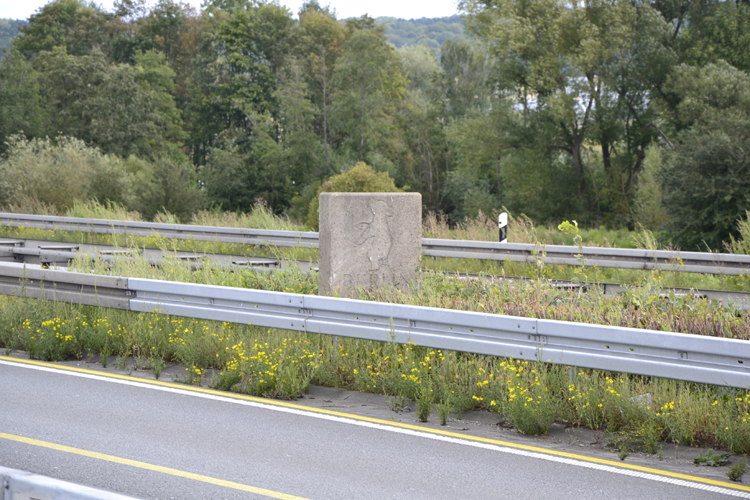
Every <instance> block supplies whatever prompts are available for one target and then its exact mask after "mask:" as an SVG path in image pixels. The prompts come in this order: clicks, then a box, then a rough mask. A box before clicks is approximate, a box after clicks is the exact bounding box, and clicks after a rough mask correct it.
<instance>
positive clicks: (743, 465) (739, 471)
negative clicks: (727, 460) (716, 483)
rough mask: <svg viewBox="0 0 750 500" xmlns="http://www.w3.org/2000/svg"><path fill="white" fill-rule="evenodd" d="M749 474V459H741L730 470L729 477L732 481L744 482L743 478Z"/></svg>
mask: <svg viewBox="0 0 750 500" xmlns="http://www.w3.org/2000/svg"><path fill="white" fill-rule="evenodd" d="M745 472H747V458H745V457H742V458H740V459H739V460H738V461H737V463H736V464H734V465H733V466H732V467H730V468H729V470H728V471H727V477H728V478H729V479H730V480H731V481H735V482H742V476H744V475H745Z"/></svg>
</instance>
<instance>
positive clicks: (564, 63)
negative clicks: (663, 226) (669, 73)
mask: <svg viewBox="0 0 750 500" xmlns="http://www.w3.org/2000/svg"><path fill="white" fill-rule="evenodd" d="M462 5H463V7H464V8H466V9H467V10H468V11H469V12H470V14H471V16H470V23H471V26H472V28H473V30H474V32H475V33H477V34H478V35H480V36H481V37H482V38H484V39H485V40H487V41H488V42H489V43H490V46H491V48H492V50H493V53H494V54H496V55H497V56H498V58H499V60H500V63H501V68H500V69H501V72H502V73H503V76H502V78H499V79H498V83H500V84H502V83H511V84H512V88H513V89H514V90H515V92H516V99H517V101H518V103H519V104H520V105H521V106H523V107H524V109H525V110H526V112H527V113H531V114H538V115H543V116H544V117H545V120H546V122H547V123H549V124H552V125H553V126H554V130H555V133H554V136H553V137H550V139H551V140H552V144H554V146H555V147H557V148H559V149H560V150H561V151H564V152H566V153H567V154H568V155H569V160H570V162H571V163H572V165H573V169H574V172H575V176H576V178H577V182H578V193H577V194H578V195H579V196H581V195H586V194H587V184H588V180H587V179H588V178H589V175H588V172H587V168H588V169H591V168H592V167H593V166H592V165H591V164H590V163H589V164H588V165H587V164H586V158H585V155H584V152H585V150H586V149H587V145H588V144H589V141H593V142H595V143H596V144H597V145H598V148H597V149H598V150H599V151H598V153H599V157H600V159H601V165H602V168H603V171H604V179H605V183H606V184H605V186H604V187H603V188H602V187H599V188H598V189H597V188H596V186H591V187H593V188H594V189H593V190H594V191H597V192H598V193H599V194H601V196H596V199H597V200H598V203H596V204H595V205H594V206H590V207H591V208H593V209H596V210H598V209H604V210H605V211H606V212H609V213H615V214H619V215H620V217H621V218H625V217H627V216H628V215H629V207H628V203H629V198H630V196H631V195H632V190H633V187H634V180H635V175H636V173H637V172H638V171H639V170H640V168H641V165H642V162H643V158H644V155H645V149H646V147H647V145H648V144H649V143H650V142H651V141H652V140H653V139H654V136H655V133H656V132H655V131H654V129H653V127H651V126H650V125H651V124H652V122H653V120H654V115H653V110H652V107H651V106H650V92H651V90H652V88H653V84H654V81H655V80H658V79H660V78H661V79H662V80H663V78H664V74H663V73H659V71H661V72H663V71H665V68H668V67H669V66H670V64H671V62H672V60H671V57H670V53H669V51H668V50H667V49H665V48H664V42H665V41H666V39H667V37H668V36H669V35H670V33H671V32H670V25H669V24H668V23H666V22H665V20H664V18H663V17H662V16H661V15H660V14H659V13H658V12H657V11H656V10H654V9H653V8H652V7H651V6H650V5H648V4H645V3H638V2H629V1H624V0H617V1H615V2H606V1H601V0H589V1H586V2H572V3H571V2H565V1H562V0H551V1H550V0H531V1H520V0H490V1H487V2H480V1H478V0H466V1H464V2H462ZM654 68H656V70H655V69H654ZM592 194H593V193H592ZM592 198H594V197H593V196H592Z"/></svg>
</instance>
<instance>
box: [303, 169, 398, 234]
mask: <svg viewBox="0 0 750 500" xmlns="http://www.w3.org/2000/svg"><path fill="white" fill-rule="evenodd" d="M398 191H401V189H399V188H397V187H396V184H395V182H394V180H393V178H392V177H391V176H390V175H388V172H375V171H374V170H373V169H372V167H371V166H369V165H367V164H365V163H363V162H359V163H357V164H356V165H354V166H353V167H352V168H351V169H349V170H348V171H347V172H344V173H343V174H339V175H334V176H333V177H331V178H330V179H328V180H327V181H325V182H324V183H323V185H322V186H321V187H320V189H319V190H318V194H317V195H316V196H315V198H313V199H312V201H311V202H310V209H309V211H308V213H307V225H308V226H310V227H311V228H314V229H315V230H316V231H317V230H318V227H319V226H318V209H319V203H320V194H321V193H323V192H325V193H393V192H398Z"/></svg>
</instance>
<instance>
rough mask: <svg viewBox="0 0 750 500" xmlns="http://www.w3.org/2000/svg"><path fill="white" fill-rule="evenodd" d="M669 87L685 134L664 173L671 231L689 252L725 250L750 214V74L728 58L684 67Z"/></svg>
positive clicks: (673, 116)
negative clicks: (704, 247) (724, 245)
mask: <svg viewBox="0 0 750 500" xmlns="http://www.w3.org/2000/svg"><path fill="white" fill-rule="evenodd" d="M666 89H667V90H668V91H670V92H672V93H674V94H675V95H676V96H677V102H678V104H677V105H676V106H675V107H674V108H673V110H672V112H671V114H668V116H670V118H671V119H672V121H673V122H674V123H675V126H676V128H677V129H678V130H680V132H679V134H678V136H677V141H676V143H675V145H674V151H673V153H672V158H671V161H669V162H668V163H667V165H666V168H665V170H664V172H663V186H664V205H665V208H666V209H667V211H668V213H669V214H670V216H671V217H672V221H671V222H670V224H668V226H667V227H668V229H669V230H670V234H671V235H672V238H673V239H674V241H675V242H677V243H678V244H680V245H682V246H683V247H685V248H690V249H695V248H698V247H700V246H702V245H704V244H705V245H707V246H708V247H710V248H714V249H720V248H721V247H722V242H725V241H729V239H730V237H732V236H734V237H736V236H737V235H738V233H737V227H736V226H735V222H736V221H737V220H738V219H739V218H740V217H741V216H742V215H743V214H744V213H745V211H746V210H748V209H750V154H749V153H748V151H750V149H748V148H750V133H749V132H748V130H749V128H748V127H749V126H750V75H748V74H747V73H745V72H743V71H740V70H738V69H736V68H734V67H733V66H731V65H729V64H727V63H726V62H724V61H718V62H717V63H715V64H709V65H706V66H704V67H702V68H699V67H693V66H687V65H681V66H679V67H677V68H676V69H675V72H674V74H673V75H672V77H671V78H670V80H669V81H668V82H667V85H666Z"/></svg>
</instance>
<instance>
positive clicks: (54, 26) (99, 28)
mask: <svg viewBox="0 0 750 500" xmlns="http://www.w3.org/2000/svg"><path fill="white" fill-rule="evenodd" d="M123 29H124V24H123V23H121V22H119V20H118V18H117V17H116V16H115V15H114V14H109V13H107V12H105V11H103V10H101V8H100V7H98V6H97V5H96V4H94V3H88V2H82V1H81V0H53V1H51V2H50V3H48V4H46V5H45V6H44V7H42V8H41V9H39V10H38V11H37V12H36V13H35V14H33V15H32V16H31V17H30V18H29V22H28V24H27V25H26V26H24V27H23V28H21V34H20V35H19V36H18V37H17V38H16V39H14V41H13V46H14V47H15V48H16V49H17V50H18V51H19V52H21V53H22V54H23V55H24V56H26V57H27V58H32V57H34V56H35V55H36V54H38V53H40V52H42V51H50V50H52V49H54V48H55V47H64V48H65V50H66V52H67V53H69V54H71V55H76V56H82V55H86V54H89V53H91V51H93V50H94V49H96V50H98V51H100V52H102V53H104V54H110V52H111V44H112V40H114V39H115V38H117V37H118V36H119V34H120V32H121V31H122V30H123Z"/></svg>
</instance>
